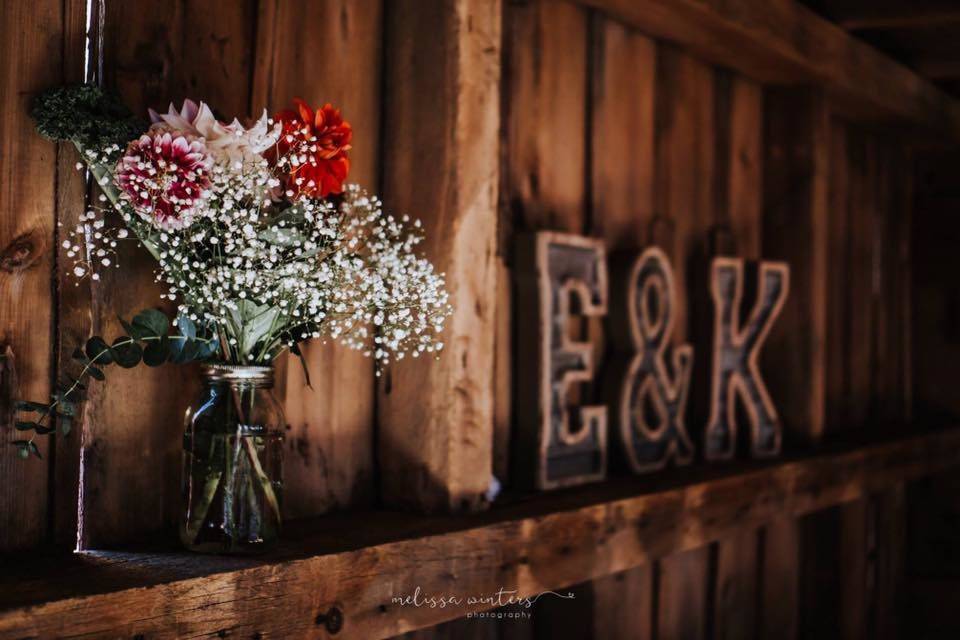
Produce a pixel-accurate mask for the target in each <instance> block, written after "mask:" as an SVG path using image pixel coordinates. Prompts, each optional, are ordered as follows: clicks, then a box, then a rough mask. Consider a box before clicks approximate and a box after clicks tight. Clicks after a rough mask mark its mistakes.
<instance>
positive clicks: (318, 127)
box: [265, 98, 353, 198]
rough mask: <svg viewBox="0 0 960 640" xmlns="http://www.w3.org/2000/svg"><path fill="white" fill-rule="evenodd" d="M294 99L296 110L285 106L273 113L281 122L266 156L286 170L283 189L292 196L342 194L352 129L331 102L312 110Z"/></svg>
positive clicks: (313, 196) (275, 164)
mask: <svg viewBox="0 0 960 640" xmlns="http://www.w3.org/2000/svg"><path fill="white" fill-rule="evenodd" d="M293 102H294V104H295V105H296V110H295V111H294V110H292V109H287V110H284V111H281V112H279V113H277V114H276V115H274V116H273V118H274V120H275V121H277V122H279V123H280V125H281V131H280V139H279V140H278V141H277V144H276V145H275V147H274V148H272V149H270V150H269V151H268V152H267V154H265V155H267V158H268V160H270V161H271V162H272V163H273V164H274V166H279V167H282V168H283V169H284V170H285V171H286V173H287V181H286V189H287V191H289V192H292V194H293V196H292V197H294V198H296V197H299V196H307V197H312V198H324V197H326V196H328V195H330V194H331V193H341V192H342V191H343V182H344V180H346V179H347V173H348V172H349V171H350V160H349V158H347V151H348V150H349V149H350V140H351V138H352V137H353V128H352V127H351V126H350V123H349V122H347V121H345V120H344V119H343V117H341V115H340V110H339V109H335V108H334V107H333V106H331V105H330V104H325V105H323V106H322V107H321V108H319V109H317V110H316V111H313V110H312V109H311V108H310V106H309V105H307V103H306V102H304V101H303V100H301V99H300V98H294V100H293Z"/></svg>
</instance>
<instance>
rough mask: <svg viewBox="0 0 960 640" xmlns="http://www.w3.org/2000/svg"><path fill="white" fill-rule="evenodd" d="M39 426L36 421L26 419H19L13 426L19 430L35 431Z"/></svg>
mask: <svg viewBox="0 0 960 640" xmlns="http://www.w3.org/2000/svg"><path fill="white" fill-rule="evenodd" d="M39 426H40V425H39V424H37V423H36V422H28V421H25V420H17V421H16V422H14V423H13V428H14V429H16V430H17V431H33V430H34V429H36V428H37V427H39Z"/></svg>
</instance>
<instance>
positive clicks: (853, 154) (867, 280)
mask: <svg viewBox="0 0 960 640" xmlns="http://www.w3.org/2000/svg"><path fill="white" fill-rule="evenodd" d="M847 142H848V146H847V151H848V159H847V163H848V165H847V166H848V183H847V184H848V189H849V190H850V208H849V209H848V213H847V215H848V219H849V223H848V224H849V226H848V230H847V233H848V237H849V240H848V247H849V249H848V251H849V255H850V271H849V274H848V287H849V289H848V295H849V296H850V307H849V312H848V314H847V322H848V323H849V328H848V330H847V335H848V336H849V345H850V346H849V351H848V358H849V364H848V371H849V374H848V376H849V390H848V396H849V406H848V416H847V418H848V428H861V427H863V426H865V423H866V421H867V419H868V417H869V415H870V411H871V404H872V400H873V387H872V383H873V371H872V367H871V365H872V364H873V355H874V354H873V344H874V334H873V331H874V323H873V316H874V304H875V286H874V277H873V275H874V274H873V268H874V263H873V248H874V232H875V230H874V228H873V195H874V194H873V193H872V191H871V188H870V187H871V181H872V178H873V176H874V172H875V171H876V168H875V166H876V157H875V155H874V146H873V143H872V141H871V140H869V139H868V137H867V136H866V135H865V134H864V133H863V132H860V131H855V130H850V131H848V135H847Z"/></svg>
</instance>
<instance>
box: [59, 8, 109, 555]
mask: <svg viewBox="0 0 960 640" xmlns="http://www.w3.org/2000/svg"><path fill="white" fill-rule="evenodd" d="M63 9H64V23H63V24H64V28H63V51H64V56H63V62H62V65H63V77H64V80H65V81H67V82H82V81H83V80H84V77H85V73H86V72H87V71H88V69H85V68H84V64H85V62H84V61H85V59H86V57H85V56H84V55H83V52H84V51H85V49H86V47H87V43H86V42H85V36H86V28H87V27H86V24H87V3H86V2H85V1H84V0H66V1H65V2H64V4H63ZM91 54H92V56H91V59H90V60H88V64H89V65H90V69H89V71H93V70H94V69H95V68H96V57H97V56H98V55H99V52H98V51H97V50H96V49H94V50H93V51H91ZM79 160H80V156H79V155H78V153H77V150H76V148H75V147H74V146H73V145H72V144H60V145H59V146H58V148H57V208H56V210H57V228H56V229H55V230H54V246H55V247H57V252H58V260H57V277H56V287H57V289H56V294H57V305H56V314H57V320H56V326H57V329H56V334H55V345H54V349H55V351H54V357H55V358H56V371H55V374H56V375H55V376H54V378H55V379H61V378H62V377H63V373H64V372H65V371H74V370H75V369H76V361H75V360H73V358H72V354H73V350H74V348H75V347H76V346H77V345H80V344H83V343H84V342H85V341H86V340H87V338H88V337H90V327H91V317H90V316H91V314H90V304H91V301H92V296H91V291H90V283H89V281H84V282H76V281H75V279H74V278H73V277H72V274H70V273H69V270H68V265H70V264H71V262H72V261H71V260H70V258H69V256H67V251H68V250H67V249H66V248H64V247H63V246H62V240H63V238H64V237H65V234H66V232H68V231H69V230H70V229H73V228H74V227H76V225H77V224H79V223H80V215H81V214H82V213H83V212H84V210H85V209H86V205H87V197H88V195H89V194H90V193H91V190H92V188H93V187H92V186H91V185H88V184H87V180H86V177H85V174H84V173H82V172H80V171H77V169H76V164H77V162H78V161H79ZM85 421H86V405H85V403H82V402H81V403H78V404H77V406H76V415H75V416H74V418H73V420H72V423H73V424H72V430H71V433H70V435H68V436H67V437H62V436H61V435H58V436H56V437H55V440H54V442H55V445H54V446H55V447H56V451H55V452H54V457H53V467H54V469H53V471H54V475H53V482H54V486H53V502H52V508H53V512H52V514H51V516H52V521H53V522H52V525H53V537H54V541H55V543H56V545H57V546H58V547H60V548H63V549H74V548H75V547H76V546H77V528H78V526H79V523H78V520H77V516H78V514H77V511H78V509H77V505H78V504H79V500H80V444H81V439H82V437H83V432H84V431H85V430H86V427H85Z"/></svg>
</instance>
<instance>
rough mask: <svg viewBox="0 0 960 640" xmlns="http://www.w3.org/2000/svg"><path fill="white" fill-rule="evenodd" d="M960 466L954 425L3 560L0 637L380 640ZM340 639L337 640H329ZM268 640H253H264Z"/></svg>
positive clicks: (958, 437) (959, 434) (959, 438)
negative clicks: (497, 501) (494, 601)
mask: <svg viewBox="0 0 960 640" xmlns="http://www.w3.org/2000/svg"><path fill="white" fill-rule="evenodd" d="M958 464H960V429H945V430H942V431H937V432H930V433H925V434H922V435H914V436H911V437H908V438H901V439H898V440H891V441H887V442H883V443H880V444H872V445H867V446H862V447H859V448H856V449H851V448H849V447H848V448H846V449H839V450H836V451H833V452H828V453H819V454H817V455H815V456H810V457H804V458H797V459H793V460H786V461H779V462H776V463H770V464H748V465H747V466H746V467H745V468H744V467H742V466H740V467H736V468H734V467H731V466H726V467H724V466H722V465H721V466H719V467H718V466H715V465H711V466H707V467H703V468H693V469H685V470H675V471H673V472H670V473H666V474H659V475H657V476H653V477H650V478H628V479H615V480H611V481H609V482H606V483H604V484H602V485H596V486H592V487H583V488H578V489H571V490H566V491H561V492H556V493H551V494H540V495H537V496H534V497H530V498H527V499H521V500H514V501H513V502H511V503H510V504H506V505H503V506H497V507H495V508H494V509H492V510H491V511H489V512H488V513H485V514H480V515H474V516H465V517H415V516H409V515H403V514H397V513H388V512H371V513H354V514H350V515H341V516H333V517H329V518H325V519H323V520H318V521H315V522H313V523H310V524H307V525H303V526H300V527H299V528H294V530H293V531H291V532H289V540H288V542H287V543H286V546H285V547H284V548H283V549H280V550H278V551H277V552H276V553H274V554H272V555H270V556H268V557H262V558H259V559H237V558H218V557H209V556H197V555H191V554H186V553H182V552H162V551H141V552H133V551H123V552H89V553H82V554H73V555H70V556H67V557H60V558H44V559H33V558H32V557H21V558H20V559H19V560H18V561H16V562H11V561H9V560H8V561H6V562H4V564H3V566H4V571H3V574H4V575H3V576H2V577H0V638H26V637H31V638H32V637H41V638H47V637H64V636H75V635H76V636H79V635H85V634H90V635H94V636H96V637H126V638H135V637H142V638H150V639H153V638H185V637H201V636H202V637H209V636H212V637H217V634H218V633H220V634H221V637H230V638H254V637H262V638H267V637H277V638H302V637H320V638H323V637H336V638H364V639H370V638H384V637H389V636H392V635H395V634H399V633H403V632H406V631H410V630H413V629H418V628H423V627H429V626H432V625H435V624H437V623H440V622H443V621H446V620H450V619H453V618H457V617H461V616H463V615H465V614H467V613H469V612H472V611H480V610H484V609H489V608H491V605H490V604H489V603H486V604H484V603H475V604H467V603H466V602H464V603H463V604H462V605H460V606H447V607H444V608H441V607H439V606H438V607H433V608H431V607H430V606H428V605H424V606H419V607H417V606H412V605H407V606H404V605H401V604H399V603H398V601H396V600H394V598H397V597H403V596H406V595H412V594H413V593H414V592H415V591H416V589H417V588H418V587H419V589H420V592H421V594H422V597H429V596H438V597H439V596H456V597H459V598H463V599H464V601H466V599H467V598H469V597H484V596H490V595H491V594H495V593H496V592H497V591H498V590H499V589H504V590H505V591H514V590H515V591H516V593H515V595H516V596H518V597H523V596H531V595H534V594H537V593H539V592H541V591H544V590H548V589H560V588H563V587H566V586H569V585H572V584H575V583H578V582H582V581H585V580H590V579H593V578H596V577H599V576H602V575H605V574H609V573H613V572H617V571H622V570H625V569H629V568H631V567H635V566H637V565H641V564H643V563H646V562H650V561H651V560H652V559H654V558H658V557H661V556H666V555H669V554H672V553H676V552H677V551H682V550H685V549H690V548H694V547H698V546H701V545H704V544H706V543H708V542H711V541H714V540H717V539H719V538H721V537H723V536H725V535H726V534H728V533H730V532H732V531H734V530H735V529H738V528H741V527H744V526H757V525H762V524H764V523H766V522H769V521H771V520H772V519H774V518H779V517H782V516H785V515H789V516H798V515H801V514H804V513H808V512H811V511H816V510H819V509H823V508H826V507H830V506H833V505H836V504H840V503H843V502H846V501H851V500H856V499H858V498H861V497H863V496H865V495H868V494H870V493H871V492H874V491H878V490H882V489H884V488H886V487H888V486H890V485H893V484H895V483H898V482H902V481H904V480H910V479H913V478H917V477H920V476H922V475H925V474H931V473H935V472H937V471H941V470H944V469H947V468H950V467H952V466H955V465H958ZM331 631H333V632H335V633H331ZM258 634H259V635H258Z"/></svg>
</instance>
